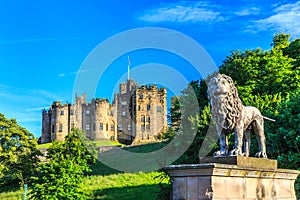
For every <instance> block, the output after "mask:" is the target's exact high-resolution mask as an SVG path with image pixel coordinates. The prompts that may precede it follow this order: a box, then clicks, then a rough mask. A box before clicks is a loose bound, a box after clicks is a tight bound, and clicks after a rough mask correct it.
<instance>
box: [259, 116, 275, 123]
mask: <svg viewBox="0 0 300 200" xmlns="http://www.w3.org/2000/svg"><path fill="white" fill-rule="evenodd" d="M262 117H263V118H264V119H266V120H269V121H271V122H276V120H275V119H271V118H269V117H265V116H262Z"/></svg>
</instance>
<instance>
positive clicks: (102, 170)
mask: <svg viewBox="0 0 300 200" xmlns="http://www.w3.org/2000/svg"><path fill="white" fill-rule="evenodd" d="M90 168H91V170H92V171H91V172H89V173H87V175H102V176H106V175H111V174H119V173H123V172H121V171H118V170H116V169H113V168H110V167H108V166H106V165H105V164H103V163H101V162H100V161H98V160H97V162H96V164H94V165H92V166H91V167H90Z"/></svg>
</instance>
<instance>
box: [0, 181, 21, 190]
mask: <svg viewBox="0 0 300 200" xmlns="http://www.w3.org/2000/svg"><path fill="white" fill-rule="evenodd" d="M0 181H1V180H0ZM18 190H20V186H18V183H14V184H11V185H9V184H6V185H1V184H0V193H1V192H16V191H18Z"/></svg>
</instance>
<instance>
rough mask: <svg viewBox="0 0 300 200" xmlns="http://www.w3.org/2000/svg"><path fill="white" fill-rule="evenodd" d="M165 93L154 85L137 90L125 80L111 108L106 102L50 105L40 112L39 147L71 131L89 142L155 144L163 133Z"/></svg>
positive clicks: (60, 139) (80, 99)
mask: <svg viewBox="0 0 300 200" xmlns="http://www.w3.org/2000/svg"><path fill="white" fill-rule="evenodd" d="M166 95H167V91H166V89H165V88H158V87H157V86H156V85H151V86H145V85H143V86H141V87H139V86H138V83H137V82H134V81H133V80H132V79H128V80H127V82H126V83H121V84H120V88H119V93H117V94H115V95H114V100H113V102H112V104H110V103H109V101H108V100H107V99H99V98H96V99H92V100H91V102H87V101H86V95H85V94H83V95H82V96H80V97H78V96H77V95H76V100H75V103H74V104H62V103H61V102H59V101H54V102H53V104H52V105H51V107H50V109H48V110H46V109H44V110H43V112H42V137H41V143H47V142H51V141H53V140H57V141H64V138H65V136H66V135H67V134H68V133H69V132H70V131H71V129H72V128H79V129H81V130H83V131H85V133H86V137H87V138H88V139H90V140H112V141H115V140H118V141H119V142H121V143H125V144H132V143H144V142H151V141H155V140H157V135H158V134H160V133H162V132H163V131H166V130H167V127H168V123H167V102H166Z"/></svg>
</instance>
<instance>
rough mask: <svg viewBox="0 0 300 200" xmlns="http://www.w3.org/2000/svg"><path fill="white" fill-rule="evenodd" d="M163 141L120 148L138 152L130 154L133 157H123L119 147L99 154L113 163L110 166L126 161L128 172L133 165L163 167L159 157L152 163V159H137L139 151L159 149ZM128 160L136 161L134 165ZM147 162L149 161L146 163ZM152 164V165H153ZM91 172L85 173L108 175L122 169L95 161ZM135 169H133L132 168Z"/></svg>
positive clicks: (145, 151) (146, 151) (162, 145)
mask: <svg viewBox="0 0 300 200" xmlns="http://www.w3.org/2000/svg"><path fill="white" fill-rule="evenodd" d="M165 145H166V144H165V143H162V142H157V143H151V144H143V145H137V146H129V147H124V148H122V150H125V151H127V152H133V153H138V154H132V156H134V157H133V158H126V157H123V155H122V154H121V153H120V149H112V150H108V151H105V152H103V153H101V154H100V156H101V157H102V158H104V159H105V160H107V161H109V162H111V163H112V164H113V165H112V166H117V165H118V163H121V164H123V163H128V167H129V168H128V169H127V168H125V170H126V171H128V172H130V171H132V169H134V166H135V165H137V166H143V165H144V166H146V167H145V171H151V170H146V169H147V167H150V169H151V168H155V169H159V168H161V167H163V166H164V165H162V166H160V165H161V163H162V162H161V161H159V159H157V160H158V161H157V162H155V163H153V162H152V161H150V160H149V161H148V160H144V159H138V156H141V155H142V154H139V153H149V152H154V151H156V150H158V149H161V148H163V147H164V146H165ZM130 160H135V161H136V163H134V164H135V165H132V164H129V163H130V162H129V161H130ZM148 162H149V163H148ZM153 166H154V167H153ZM91 169H92V172H90V173H87V175H103V176H105V175H110V174H119V173H123V172H122V171H119V170H116V169H113V168H111V167H108V166H106V165H105V164H103V163H102V162H100V161H97V163H96V164H95V165H93V166H91ZM133 171H135V170H133Z"/></svg>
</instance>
